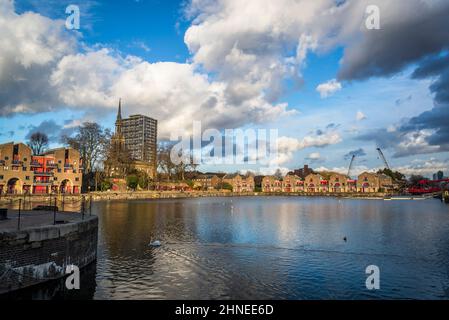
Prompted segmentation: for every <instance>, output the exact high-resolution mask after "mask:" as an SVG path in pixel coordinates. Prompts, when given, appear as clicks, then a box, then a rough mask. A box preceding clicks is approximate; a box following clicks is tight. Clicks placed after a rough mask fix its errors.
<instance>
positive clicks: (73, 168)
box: [0, 142, 82, 194]
mask: <svg viewBox="0 0 449 320" xmlns="http://www.w3.org/2000/svg"><path fill="white" fill-rule="evenodd" d="M81 184H82V163H81V159H80V154H79V152H78V151H77V150H75V149H72V148H68V149H65V148H59V149H54V150H49V151H47V152H45V153H44V154H43V155H39V156H34V155H32V151H31V149H30V147H28V146H27V145H25V144H23V143H17V144H14V143H13V142H10V143H6V144H2V145H0V194H24V193H27V194H47V193H51V192H56V193H59V192H60V193H75V194H77V193H80V191H81Z"/></svg>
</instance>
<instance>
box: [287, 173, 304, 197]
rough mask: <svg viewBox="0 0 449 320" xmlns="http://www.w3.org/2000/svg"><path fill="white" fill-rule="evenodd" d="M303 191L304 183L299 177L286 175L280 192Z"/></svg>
mask: <svg viewBox="0 0 449 320" xmlns="http://www.w3.org/2000/svg"><path fill="white" fill-rule="evenodd" d="M302 191H304V181H302V180H301V178H300V177H298V176H296V175H292V174H287V175H286V176H285V177H284V179H282V192H287V193H288V192H302Z"/></svg>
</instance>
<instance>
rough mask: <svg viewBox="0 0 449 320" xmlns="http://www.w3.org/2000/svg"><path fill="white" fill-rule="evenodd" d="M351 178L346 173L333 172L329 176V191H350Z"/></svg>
mask: <svg viewBox="0 0 449 320" xmlns="http://www.w3.org/2000/svg"><path fill="white" fill-rule="evenodd" d="M349 180H350V179H349V177H348V176H346V175H344V174H340V173H332V174H331V175H330V177H329V191H330V192H335V193H341V192H348V191H349V187H348V181H349Z"/></svg>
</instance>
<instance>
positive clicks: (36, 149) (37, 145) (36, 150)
mask: <svg viewBox="0 0 449 320" xmlns="http://www.w3.org/2000/svg"><path fill="white" fill-rule="evenodd" d="M28 146H29V147H30V148H31V150H32V151H33V154H34V155H40V154H42V153H43V152H44V151H45V149H46V148H47V147H48V136H47V135H46V134H45V133H42V132H35V133H33V134H32V135H31V136H30V139H29V140H28Z"/></svg>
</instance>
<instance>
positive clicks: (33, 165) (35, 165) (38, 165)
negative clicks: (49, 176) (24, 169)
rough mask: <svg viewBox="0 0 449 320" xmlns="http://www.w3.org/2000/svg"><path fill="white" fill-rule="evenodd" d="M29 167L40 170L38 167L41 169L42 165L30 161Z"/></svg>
mask: <svg viewBox="0 0 449 320" xmlns="http://www.w3.org/2000/svg"><path fill="white" fill-rule="evenodd" d="M30 166H31V167H35V168H40V167H42V164H41V163H40V162H37V161H31V163H30Z"/></svg>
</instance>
